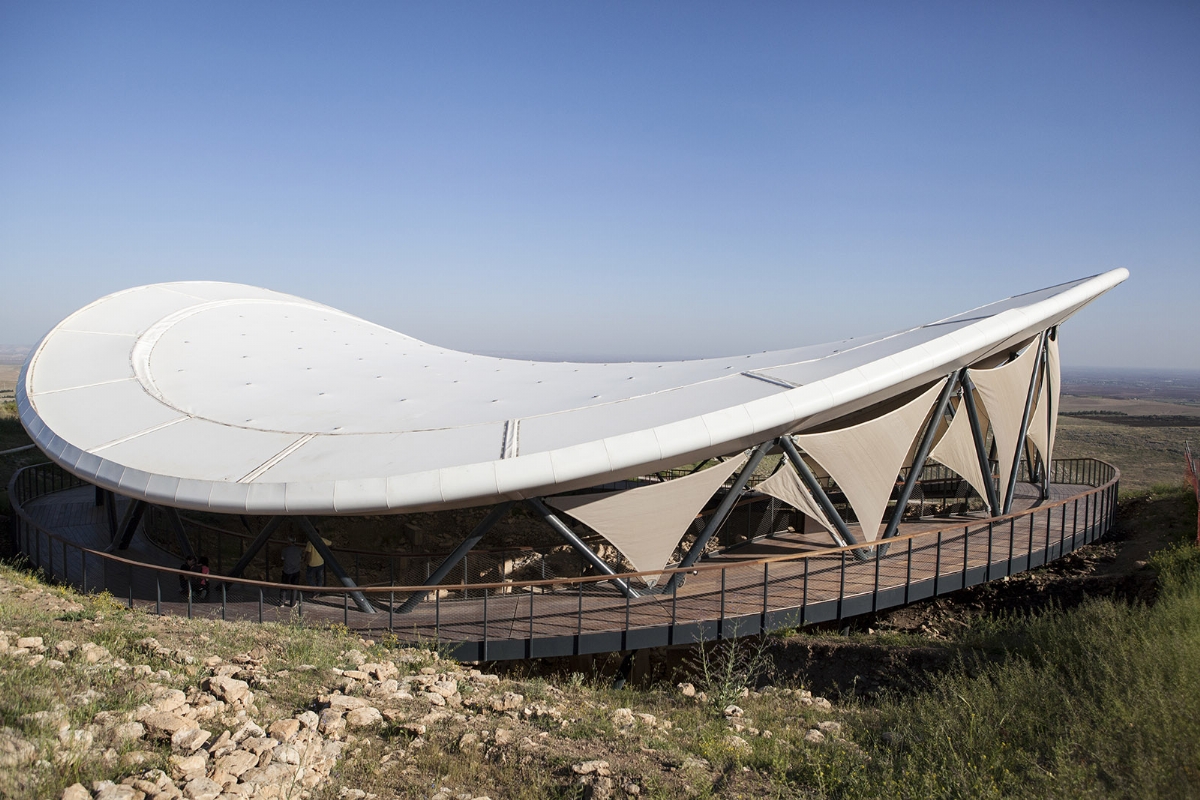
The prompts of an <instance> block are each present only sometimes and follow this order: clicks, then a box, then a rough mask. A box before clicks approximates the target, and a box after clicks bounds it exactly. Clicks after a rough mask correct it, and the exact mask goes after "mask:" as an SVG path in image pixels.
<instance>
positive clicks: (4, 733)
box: [0, 728, 37, 768]
mask: <svg viewBox="0 0 1200 800" xmlns="http://www.w3.org/2000/svg"><path fill="white" fill-rule="evenodd" d="M36 757H37V748H36V747H35V746H34V745H33V743H32V742H29V741H27V740H25V739H23V738H22V737H21V735H20V734H18V733H17V732H16V731H14V730H12V729H11V728H0V767H8V768H15V767H22V766H24V765H25V764H28V763H29V762H31V761H33V759H34V758H36Z"/></svg>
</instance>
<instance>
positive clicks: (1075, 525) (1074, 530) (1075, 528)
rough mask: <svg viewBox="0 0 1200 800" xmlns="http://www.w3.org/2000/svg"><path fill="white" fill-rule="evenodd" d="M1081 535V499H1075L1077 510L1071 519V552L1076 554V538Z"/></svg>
mask: <svg viewBox="0 0 1200 800" xmlns="http://www.w3.org/2000/svg"><path fill="white" fill-rule="evenodd" d="M1078 535H1079V498H1078V497H1076V498H1075V510H1074V512H1073V514H1072V517H1071V552H1075V537H1076V536H1078Z"/></svg>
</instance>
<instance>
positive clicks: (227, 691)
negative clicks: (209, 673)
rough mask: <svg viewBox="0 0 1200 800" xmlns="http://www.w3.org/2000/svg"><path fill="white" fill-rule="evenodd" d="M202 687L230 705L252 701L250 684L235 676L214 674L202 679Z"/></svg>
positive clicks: (248, 703) (252, 695)
mask: <svg viewBox="0 0 1200 800" xmlns="http://www.w3.org/2000/svg"><path fill="white" fill-rule="evenodd" d="M204 688H205V689H207V690H208V691H210V692H212V694H213V695H214V696H215V697H217V698H218V699H221V700H224V701H225V702H226V703H229V704H230V705H250V703H252V702H254V692H252V691H250V684H248V683H246V682H245V681H239V680H238V679H237V678H229V677H226V676H223V675H214V676H213V677H211V678H208V679H207V680H205V681H204Z"/></svg>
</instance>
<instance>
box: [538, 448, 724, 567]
mask: <svg viewBox="0 0 1200 800" xmlns="http://www.w3.org/2000/svg"><path fill="white" fill-rule="evenodd" d="M744 463H746V456H745V455H742V456H740V457H739V458H734V459H730V460H729V461H726V462H724V463H723V464H717V465H716V466H714V467H709V468H708V469H706V470H703V471H701V472H697V473H695V474H694V475H688V476H686V477H683V478H676V479H675V480H672V481H665V482H663V483H656V484H652V485H650V486H639V487H638V488H636V489H622V490H620V491H616V492H598V493H596V494H582V495H571V496H567V497H550V498H547V499H546V502H547V503H548V504H550V505H551V506H554V507H555V508H557V509H558V510H559V511H564V512H566V513H567V514H570V515H571V516H572V517H574V518H575V519H577V520H579V521H580V522H582V523H583V524H584V525H587V526H588V527H589V528H591V529H592V530H594V531H596V533H599V534H600V535H601V536H603V537H604V538H605V539H607V540H608V541H610V542H612V544H613V545H614V546H615V547H616V548H617V549H618V550H620V551H621V553H622V554H623V555H624V556H625V557H626V558H627V559H629V563H630V564H632V565H633V567H634V569H635V570H637V571H638V572H650V571H651V570H655V569H661V568H663V567H665V566H666V565H667V562H668V561H670V559H671V554H672V553H674V552H675V547H676V545H678V544H679V540H680V539H682V538H683V535H684V534H685V533H687V529H688V526H689V525H691V524H692V520H694V519H695V518H696V515H697V514H699V513H700V511H701V510H702V509H703V508H704V504H705V503H707V502H708V500H709V498H710V497H712V496H713V495H714V494H715V493H716V491H717V489H719V488H720V487H721V484H723V483H724V482H725V481H726V480H728V478H729V476H730V475H732V474H733V473H734V472H735V471H737V469H738V467H740V466H741V465H742V464H744ZM658 577H661V576H656V577H654V578H651V579H649V580H646V583H647V584H648V585H650V586H653V585H654V584H655V583H657V582H658Z"/></svg>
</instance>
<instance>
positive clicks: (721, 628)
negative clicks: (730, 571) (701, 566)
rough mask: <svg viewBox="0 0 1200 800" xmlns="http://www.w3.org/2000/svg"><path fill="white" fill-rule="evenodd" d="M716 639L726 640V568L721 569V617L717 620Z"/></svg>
mask: <svg viewBox="0 0 1200 800" xmlns="http://www.w3.org/2000/svg"><path fill="white" fill-rule="evenodd" d="M716 638H718V639H722V638H725V567H724V566H722V567H721V616H720V619H718V620H716Z"/></svg>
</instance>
